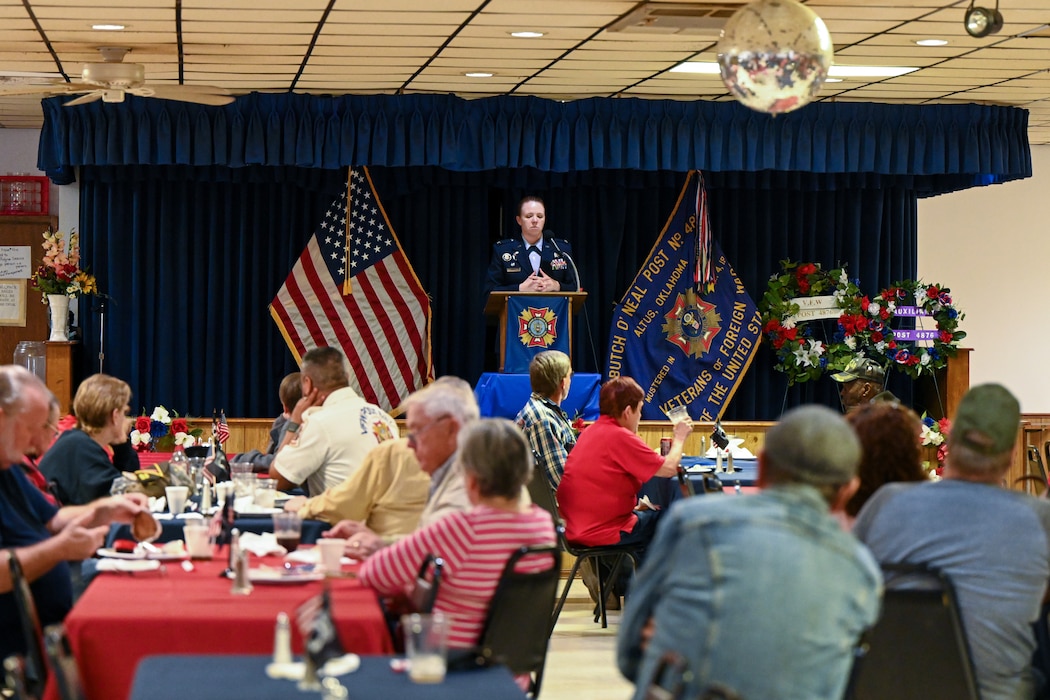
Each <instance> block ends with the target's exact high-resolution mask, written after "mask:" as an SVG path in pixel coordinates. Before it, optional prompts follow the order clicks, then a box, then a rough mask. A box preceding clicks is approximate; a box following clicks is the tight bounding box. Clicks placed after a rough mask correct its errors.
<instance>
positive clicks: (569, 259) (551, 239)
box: [543, 231, 580, 292]
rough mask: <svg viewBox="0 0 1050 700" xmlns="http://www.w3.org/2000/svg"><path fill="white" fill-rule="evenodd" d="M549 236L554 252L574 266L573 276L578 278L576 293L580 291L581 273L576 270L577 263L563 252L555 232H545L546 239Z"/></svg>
mask: <svg viewBox="0 0 1050 700" xmlns="http://www.w3.org/2000/svg"><path fill="white" fill-rule="evenodd" d="M548 236H550V242H551V245H552V246H554V250H556V251H558V252H559V253H561V254H562V255H563V256H564V257H565V259H566V260H568V261H569V264H571V265H572V274H573V276H574V277H575V278H576V291H577V292H578V291H580V271H579V270H578V269H576V261H575V260H573V259H572V256H571V255H569V254H568V253H566V252H565V251H564V250H562V249H561V246H559V245H558V239H557V238H555V237H554V231H544V232H543V238H544V239H546V238H547V237H548Z"/></svg>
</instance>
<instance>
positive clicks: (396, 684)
mask: <svg viewBox="0 0 1050 700" xmlns="http://www.w3.org/2000/svg"><path fill="white" fill-rule="evenodd" d="M271 660H272V659H271V657H269V656H266V655H230V656H215V655H166V656H150V657H147V658H145V659H143V660H142V661H141V662H140V663H139V666H138V670H136V672H135V681H134V684H133V686H132V689H131V694H130V695H129V696H128V698H129V700H185V699H186V698H193V700H230V699H231V698H252V700H286V699H287V698H296V697H302V698H316V697H318V693H316V692H315V693H308V692H300V691H298V690H297V689H296V682H295V681H290V680H286V679H283V678H270V677H269V676H267V674H266V666H267V664H269V663H270V661H271ZM390 661H391V657H390V656H362V657H361V665H360V667H359V668H358V669H357V670H356V671H353V672H352V673H348V674H345V675H343V676H339V677H338V679H339V682H340V684H341V685H342V686H343V687H345V688H346V689H347V691H348V695H349V697H350V698H351V699H352V700H402V699H405V700H461V699H462V698H476V699H477V700H522V699H523V698H525V697H527V696H526V695H525V693H524V692H523V691H522V690H521V689H520V688H519V687H518V686H517V684H516V683H515V682H514V676H513V675H511V673H510V671H508V670H507V669H506V668H504V667H502V666H497V667H492V668H484V669H478V670H470V671H455V672H449V673H447V674H446V675H445V680H444V681H442V682H441V683H426V684H420V683H413V682H412V681H411V680H409V678H408V674H406V673H404V672H403V671H398V670H394V669H393V668H392V667H391V664H390Z"/></svg>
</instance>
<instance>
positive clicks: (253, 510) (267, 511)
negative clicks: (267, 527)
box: [237, 505, 282, 515]
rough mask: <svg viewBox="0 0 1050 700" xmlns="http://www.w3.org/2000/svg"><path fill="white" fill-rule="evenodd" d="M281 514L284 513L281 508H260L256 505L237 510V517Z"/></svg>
mask: <svg viewBox="0 0 1050 700" xmlns="http://www.w3.org/2000/svg"><path fill="white" fill-rule="evenodd" d="M280 512H282V511H281V509H280V508H260V507H259V506H255V505H252V506H244V507H242V508H238V509H237V515H273V514H274V513H280Z"/></svg>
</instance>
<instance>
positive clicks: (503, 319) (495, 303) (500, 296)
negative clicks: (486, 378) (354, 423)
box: [485, 291, 587, 372]
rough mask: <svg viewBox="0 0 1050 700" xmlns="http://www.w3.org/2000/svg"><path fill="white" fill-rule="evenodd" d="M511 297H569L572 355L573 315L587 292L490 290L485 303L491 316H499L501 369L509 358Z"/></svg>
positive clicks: (486, 309) (577, 311) (541, 299)
mask: <svg viewBox="0 0 1050 700" xmlns="http://www.w3.org/2000/svg"><path fill="white" fill-rule="evenodd" d="M510 297H533V298H535V299H539V300H540V301H539V302H538V303H540V304H542V303H543V299H567V300H568V301H569V318H568V328H569V355H570V356H571V355H572V317H573V316H575V315H576V314H577V313H579V311H580V309H581V308H582V307H583V302H584V301H585V300H586V299H587V292H498V291H497V292H490V293H489V298H488V301H487V302H486V303H485V313H486V314H487V315H489V316H499V371H500V372H502V371H503V367H504V366H505V364H506V359H507V328H508V319H507V300H508V299H509V298H510Z"/></svg>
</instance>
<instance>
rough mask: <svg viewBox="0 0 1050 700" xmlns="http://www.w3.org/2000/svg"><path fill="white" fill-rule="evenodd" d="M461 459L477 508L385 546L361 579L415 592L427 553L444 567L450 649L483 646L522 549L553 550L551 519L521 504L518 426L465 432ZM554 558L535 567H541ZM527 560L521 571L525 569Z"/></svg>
mask: <svg viewBox="0 0 1050 700" xmlns="http://www.w3.org/2000/svg"><path fill="white" fill-rule="evenodd" d="M456 460H457V461H458V462H459V465H460V468H461V469H462V474H463V479H464V480H465V481H466V486H467V495H468V497H469V498H470V502H471V504H472V505H473V507H472V508H471V509H470V510H468V511H466V512H453V513H450V514H449V515H446V516H445V517H443V518H442V519H440V520H438V521H437V522H435V523H433V524H432V525H429V526H427V527H424V528H422V529H420V530H417V531H416V532H415V533H413V534H412V535H410V536H409V537H407V538H405V539H403V540H401V541H400V542H398V543H397V544H395V545H392V546H390V547H385V548H383V549H381V550H379V551H378V552H376V553H375V554H373V555H372V556H371V557H369V558H368V560H367V561H366V562H365V564H364V566H362V567H361V571H360V573H359V578H360V580H361V582H362V583H364V584H365V585H367V586H371V587H372V588H374V589H376V590H377V591H379V592H380V593H382V594H385V595H398V594H404V593H407V592H409V591H411V589H412V587H413V585H414V584H415V581H416V574H417V573H418V571H419V567H420V566H421V565H422V563H423V560H424V559H425V558H426V556H427V555H428V554H434V555H435V556H440V557H441V558H442V559H444V560H445V568H444V569H443V571H442V577H441V584H440V586H439V588H438V593H437V599H436V600H435V601H434V612H440V613H444V614H445V615H447V616H450V617H451V625H450V629H449V636H448V646H449V648H450V649H466V648H470V647H473V646H474V645H475V644H476V643H477V642H478V637H479V636H480V634H481V628H482V625H483V624H484V622H485V617H486V615H487V614H488V607H489V601H490V600H491V599H492V595H493V593H495V590H496V584H497V583H498V582H499V577H500V574H501V573H502V572H503V567H504V566H505V565H506V563H507V559H509V558H510V555H511V554H512V553H513V552H515V551H517V549H518V548H519V547H521V546H522V545H527V546H532V545H553V544H554V542H555V536H554V525H553V523H552V522H551V517H550V515H549V514H548V513H547V512H546V511H544V510H543V509H541V508H540V507H538V506H536V505H532V504H529V505H524V504H523V502H522V491H523V489H522V487H523V486H524V485H525V484H527V483H528V482H529V479H531V478H532V470H533V463H532V455H531V452H530V450H529V446H528V443H527V442H526V440H525V437H524V436H523V435H522V433H521V431H520V430H518V427H517V426H516V425H515V424H514V423H512V422H511V421H508V420H504V419H502V418H491V419H484V420H480V421H477V422H475V423H473V424H471V425H468V426H467V427H465V428H463V430H462V431H460V434H459V439H458V450H457V457H456ZM549 561H550V560H549V559H545V560H544V561H543V562H542V563H536V564H534V565H536V566H539V567H542V566H544V565H548V564H549ZM529 564H530V562H529V561H528V559H525V560H523V561H522V562H521V564H520V569H521V570H528V569H529Z"/></svg>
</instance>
